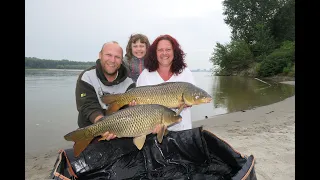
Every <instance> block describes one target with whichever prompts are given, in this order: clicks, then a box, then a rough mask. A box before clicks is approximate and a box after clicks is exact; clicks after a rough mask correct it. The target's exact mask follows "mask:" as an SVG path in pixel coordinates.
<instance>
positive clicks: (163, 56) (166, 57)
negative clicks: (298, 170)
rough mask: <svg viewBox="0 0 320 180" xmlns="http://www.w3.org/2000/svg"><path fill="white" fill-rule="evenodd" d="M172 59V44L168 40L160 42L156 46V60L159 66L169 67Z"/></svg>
mask: <svg viewBox="0 0 320 180" xmlns="http://www.w3.org/2000/svg"><path fill="white" fill-rule="evenodd" d="M173 58H174V54H173V48H172V44H171V42H170V41H168V40H161V41H159V43H158V46H157V59H158V62H159V65H160V66H171V64H172V61H173Z"/></svg>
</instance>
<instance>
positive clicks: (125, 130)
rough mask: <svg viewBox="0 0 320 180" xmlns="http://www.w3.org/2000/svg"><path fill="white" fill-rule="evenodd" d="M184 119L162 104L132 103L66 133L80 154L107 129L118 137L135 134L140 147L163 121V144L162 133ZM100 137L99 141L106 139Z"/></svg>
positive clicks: (68, 139) (160, 136)
mask: <svg viewBox="0 0 320 180" xmlns="http://www.w3.org/2000/svg"><path fill="white" fill-rule="evenodd" d="M181 120H182V117H181V116H180V115H177V114H176V112H175V111H173V110H171V109H170V108H167V107H165V106H162V105H159V104H146V105H135V106H129V107H128V108H125V109H121V110H119V111H117V112H116V113H113V114H111V115H109V116H105V117H104V118H103V119H102V120H100V121H98V122H97V123H95V124H92V125H89V126H87V127H84V128H79V129H77V130H75V131H72V132H70V133H68V134H66V135H65V136H64V139H65V140H67V141H74V142H75V143H74V146H73V148H74V155H75V156H76V157H77V156H79V155H80V153H81V152H82V151H83V150H84V149H85V148H86V147H87V146H88V145H89V144H90V142H91V141H92V140H93V138H95V137H97V136H100V135H103V134H104V133H105V132H107V131H108V132H109V133H113V134H115V135H116V136H117V138H121V137H133V143H134V144H135V146H136V147H137V148H138V149H139V150H141V148H142V147H143V145H144V143H145V140H146V135H148V134H150V133H152V131H153V130H154V129H155V127H156V126H157V125H159V124H160V126H161V130H160V131H159V133H157V139H158V142H159V143H161V142H162V139H163V136H164V135H165V133H167V130H166V127H169V126H171V125H173V124H175V123H178V122H180V121H181ZM105 139H106V137H101V138H100V139H99V141H100V140H105Z"/></svg>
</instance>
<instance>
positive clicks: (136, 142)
mask: <svg viewBox="0 0 320 180" xmlns="http://www.w3.org/2000/svg"><path fill="white" fill-rule="evenodd" d="M145 141H146V135H142V136H138V137H135V138H133V143H134V145H136V146H137V148H138V149H139V150H141V149H142V147H143V145H144V142H145Z"/></svg>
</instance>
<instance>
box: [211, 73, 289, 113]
mask: <svg viewBox="0 0 320 180" xmlns="http://www.w3.org/2000/svg"><path fill="white" fill-rule="evenodd" d="M213 81H214V82H215V83H214V85H213V86H212V92H213V94H212V95H213V98H214V101H213V105H214V107H215V108H219V107H222V108H225V109H226V110H227V112H235V111H240V110H245V109H251V108H254V107H258V106H264V105H268V104H271V103H275V102H278V101H281V100H283V99H285V98H288V97H290V96H292V95H294V93H295V88H294V86H292V85H288V84H282V83H272V82H268V83H269V84H266V83H263V82H261V81H259V80H257V79H254V78H243V77H226V76H221V77H214V80H213Z"/></svg>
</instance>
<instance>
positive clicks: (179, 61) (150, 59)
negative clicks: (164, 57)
mask: <svg viewBox="0 0 320 180" xmlns="http://www.w3.org/2000/svg"><path fill="white" fill-rule="evenodd" d="M161 40H168V41H170V43H171V45H172V48H173V54H174V57H173V60H172V65H171V72H172V73H174V74H176V75H178V74H180V73H181V72H182V71H183V69H184V68H185V67H187V64H186V63H185V62H184V61H185V59H184V58H185V55H186V54H185V53H184V52H183V50H182V49H181V47H180V44H179V43H178V41H177V40H176V39H175V38H173V37H172V36H170V35H168V34H166V35H161V36H159V37H157V38H156V39H155V40H154V41H153V43H152V44H151V46H150V47H149V48H148V52H147V55H146V58H145V60H144V66H145V68H146V69H148V70H149V72H153V71H156V70H157V69H158V67H159V63H158V60H157V46H158V43H159V41H161Z"/></svg>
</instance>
